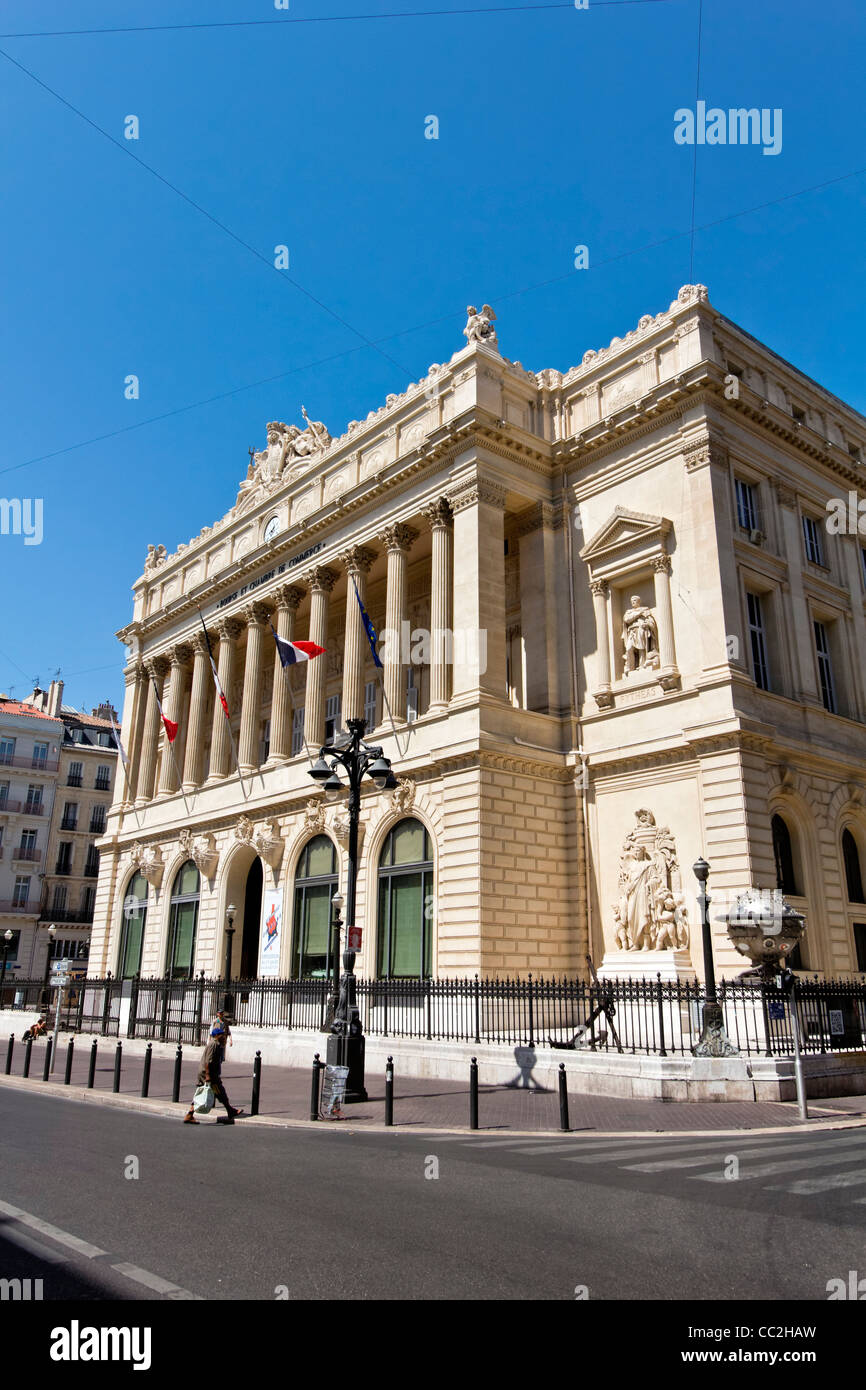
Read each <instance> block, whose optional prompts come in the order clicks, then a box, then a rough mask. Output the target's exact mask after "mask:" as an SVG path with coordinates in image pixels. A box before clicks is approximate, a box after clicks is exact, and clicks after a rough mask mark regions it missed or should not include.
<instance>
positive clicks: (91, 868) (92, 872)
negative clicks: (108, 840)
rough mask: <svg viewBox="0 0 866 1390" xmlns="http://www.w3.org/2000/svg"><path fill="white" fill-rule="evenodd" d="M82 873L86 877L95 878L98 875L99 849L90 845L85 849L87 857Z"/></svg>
mask: <svg viewBox="0 0 866 1390" xmlns="http://www.w3.org/2000/svg"><path fill="white" fill-rule="evenodd" d="M84 875H85V877H86V878H97V877H98V875H99V850H98V849H94V847H93V845H91V846H90V847H89V849H88V851H87V859H86V861H85V864H84Z"/></svg>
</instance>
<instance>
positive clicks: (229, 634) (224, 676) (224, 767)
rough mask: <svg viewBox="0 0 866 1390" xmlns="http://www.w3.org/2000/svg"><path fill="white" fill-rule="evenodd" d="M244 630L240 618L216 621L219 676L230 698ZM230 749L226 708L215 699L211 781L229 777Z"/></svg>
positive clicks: (211, 744)
mask: <svg viewBox="0 0 866 1390" xmlns="http://www.w3.org/2000/svg"><path fill="white" fill-rule="evenodd" d="M242 629H243V624H242V623H239V622H238V620H237V618H222V619H221V620H220V622H219V623H218V624H217V631H218V632H219V636H220V649H219V656H218V657H217V672H218V674H219V678H220V685H221V686H222V688H223V692H224V694H225V697H226V699H227V700H228V699H230V698H231V693H232V681H233V680H234V674H235V654H236V651H237V647H236V642H237V638H238V636H239V635H240V633H241V631H242ZM229 709H231V706H229ZM230 752H231V739H230V737H229V727H228V720H227V719H226V717H225V714H224V713H223V707H222V705H221V704H220V702H219V700H218V699H215V700H214V710H213V727H212V730H211V741H210V770H209V772H208V777H207V780H208V781H209V782H215V781H217V780H218V779H219V778H221V777H225V776H226V774H227V773H228V770H229V754H230Z"/></svg>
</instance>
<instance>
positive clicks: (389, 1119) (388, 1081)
mask: <svg viewBox="0 0 866 1390" xmlns="http://www.w3.org/2000/svg"><path fill="white" fill-rule="evenodd" d="M393 1123H394V1058H393V1057H389V1058H388V1061H387V1063H386V1065H385V1124H386V1125H392V1124H393Z"/></svg>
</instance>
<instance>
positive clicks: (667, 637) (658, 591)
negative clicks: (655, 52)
mask: <svg viewBox="0 0 866 1390" xmlns="http://www.w3.org/2000/svg"><path fill="white" fill-rule="evenodd" d="M653 585H654V588H655V610H656V623H657V624H658V630H659V660H660V662H661V666H660V670H659V675H660V676H662V677H664V676H675V675H677V674H678V672H677V659H676V653H675V652H674V617H673V611H672V608H671V562H670V559H669V557H668V556H667V555H657V556H656V558H655V559H654V560H653Z"/></svg>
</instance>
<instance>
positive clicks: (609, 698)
mask: <svg viewBox="0 0 866 1390" xmlns="http://www.w3.org/2000/svg"><path fill="white" fill-rule="evenodd" d="M589 587H590V591H591V593H592V607H593V610H594V612H595V643H596V671H597V678H596V684H595V689H594V690H593V692H592V698H593V699H594V700H595V703H596V704H597V705H598V707H599V709H609V708H610V706H611V705H612V704H613V695H612V694H611V689H610V629H609V626H608V618H607V594H608V583H607V580H606V579H593V580H592V581H591V583H590V586H589Z"/></svg>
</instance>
